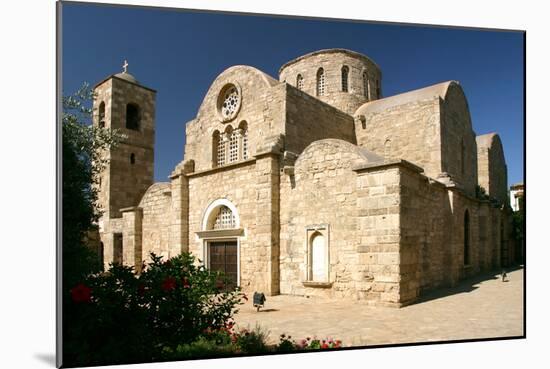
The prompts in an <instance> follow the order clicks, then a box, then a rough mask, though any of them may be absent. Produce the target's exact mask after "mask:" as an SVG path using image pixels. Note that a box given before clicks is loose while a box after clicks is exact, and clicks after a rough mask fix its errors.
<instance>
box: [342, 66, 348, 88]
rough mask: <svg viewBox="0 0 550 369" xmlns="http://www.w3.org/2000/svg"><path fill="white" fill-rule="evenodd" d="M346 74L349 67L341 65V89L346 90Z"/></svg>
mask: <svg viewBox="0 0 550 369" xmlns="http://www.w3.org/2000/svg"><path fill="white" fill-rule="evenodd" d="M348 75H349V68H348V67H347V66H345V65H344V66H343V67H342V91H343V92H348Z"/></svg>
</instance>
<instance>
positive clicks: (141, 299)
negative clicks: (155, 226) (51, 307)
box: [63, 253, 245, 366]
mask: <svg viewBox="0 0 550 369" xmlns="http://www.w3.org/2000/svg"><path fill="white" fill-rule="evenodd" d="M151 258H152V262H151V263H149V264H148V265H146V266H145V268H144V269H143V271H142V272H141V274H139V275H136V274H135V273H134V270H133V269H132V268H130V267H126V266H121V265H112V266H111V268H110V269H109V271H108V272H107V273H102V274H95V275H91V276H89V277H87V278H85V280H83V281H82V282H81V283H79V284H78V285H76V286H73V287H72V288H70V291H69V293H68V294H67V296H68V297H67V298H68V299H69V301H66V303H65V304H64V306H65V311H64V327H65V329H64V337H63V343H64V346H65V347H64V353H65V357H64V364H65V365H66V366H77V365H106V364H121V363H135V362H143V361H148V362H150V361H157V360H162V359H164V358H165V356H166V355H165V353H166V352H170V350H172V351H174V350H175V349H176V348H177V347H178V346H181V345H188V344H191V343H193V342H195V341H197V340H199V338H201V337H202V335H203V332H205V331H206V330H208V329H209V330H213V331H218V330H220V329H226V326H227V324H228V322H230V321H231V317H232V316H233V314H235V313H236V312H237V309H236V307H237V305H239V304H242V299H243V297H245V296H244V294H242V293H241V292H240V291H239V290H238V289H235V290H232V291H225V290H224V289H223V288H220V284H219V281H220V280H221V281H224V280H225V279H224V277H223V275H220V274H218V273H214V272H211V271H208V270H207V269H206V268H205V267H204V266H198V265H195V259H194V257H193V256H192V255H190V254H187V253H184V254H182V255H179V256H177V257H174V258H171V259H170V260H168V261H166V262H163V261H162V258H161V257H157V256H155V255H154V254H151ZM221 287H223V286H221ZM195 345H199V346H200V343H195ZM201 347H202V346H201Z"/></svg>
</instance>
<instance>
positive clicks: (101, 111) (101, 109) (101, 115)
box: [99, 101, 105, 128]
mask: <svg viewBox="0 0 550 369" xmlns="http://www.w3.org/2000/svg"><path fill="white" fill-rule="evenodd" d="M99 127H100V128H105V102H103V101H102V102H101V104H99Z"/></svg>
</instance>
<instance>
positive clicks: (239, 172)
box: [189, 159, 270, 291]
mask: <svg viewBox="0 0 550 369" xmlns="http://www.w3.org/2000/svg"><path fill="white" fill-rule="evenodd" d="M257 178H258V172H257V168H256V160H255V159H251V160H249V161H247V162H244V163H239V164H234V165H233V166H230V167H227V168H220V169H216V170H213V171H209V172H207V173H200V172H198V173H193V174H191V175H189V194H190V196H189V251H190V252H191V253H192V254H194V255H195V256H196V257H197V258H199V259H200V260H202V261H204V260H205V250H204V243H203V240H202V239H199V237H198V236H197V234H196V232H198V231H202V230H203V229H202V228H201V223H202V220H203V217H204V215H205V214H204V213H205V210H206V209H207V208H208V205H210V204H211V203H212V202H213V201H214V200H216V199H227V200H229V201H231V202H232V203H233V205H235V207H236V208H237V211H238V214H239V218H240V228H242V229H243V230H244V234H243V236H241V237H240V238H239V242H240V273H241V286H242V287H243V289H245V291H249V290H252V289H255V290H262V291H264V290H265V288H266V285H267V284H268V283H269V282H270V281H269V278H270V277H269V275H268V273H267V266H266V264H267V260H266V259H267V257H268V256H267V252H266V250H265V248H262V247H261V245H259V244H257V243H256V234H257V233H258V231H257V226H256V213H257V202H259V200H260V198H259V196H260V195H259V192H258V191H257V186H256V184H257ZM262 196H264V195H262ZM262 200H264V201H267V200H270V199H268V198H262Z"/></svg>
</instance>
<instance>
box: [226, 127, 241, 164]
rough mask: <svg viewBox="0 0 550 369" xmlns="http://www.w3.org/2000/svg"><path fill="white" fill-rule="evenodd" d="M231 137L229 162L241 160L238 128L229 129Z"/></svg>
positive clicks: (228, 132)
mask: <svg viewBox="0 0 550 369" xmlns="http://www.w3.org/2000/svg"><path fill="white" fill-rule="evenodd" d="M227 136H228V138H229V163H232V162H234V161H237V160H239V133H238V131H237V130H231V129H230V130H227Z"/></svg>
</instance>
